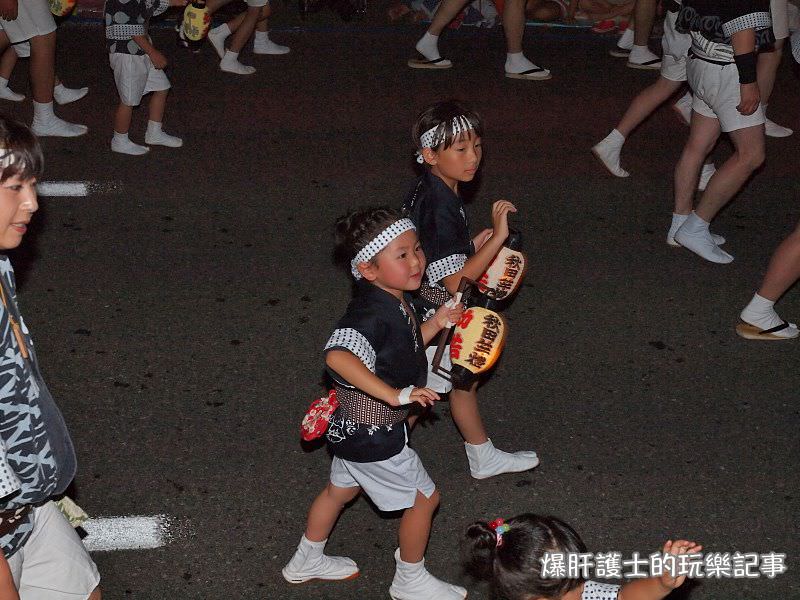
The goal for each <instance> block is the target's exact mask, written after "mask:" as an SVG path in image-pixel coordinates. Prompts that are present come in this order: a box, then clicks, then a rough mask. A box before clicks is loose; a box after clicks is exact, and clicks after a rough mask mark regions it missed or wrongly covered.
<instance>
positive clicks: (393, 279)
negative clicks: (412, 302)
mask: <svg viewBox="0 0 800 600" xmlns="http://www.w3.org/2000/svg"><path fill="white" fill-rule="evenodd" d="M423 273H425V254H423V252H422V246H421V245H420V243H419V239H418V238H417V232H416V231H413V230H411V231H406V232H404V233H403V234H401V235H399V236H397V237H396V238H395V239H393V240H392V241H391V242H390V243H389V245H388V246H386V248H384V249H383V250H381V251H380V252H379V253H378V255H377V256H376V257H375V260H374V262H373V263H371V264H370V265H369V273H365V277H367V279H368V280H369V281H372V282H373V283H375V284H376V285H377V286H378V287H381V288H383V289H385V290H386V291H388V292H393V291H395V292H402V291H412V290H416V289H418V288H419V286H420V283H422V275H423ZM395 295H397V294H395Z"/></svg>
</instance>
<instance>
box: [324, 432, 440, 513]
mask: <svg viewBox="0 0 800 600" xmlns="http://www.w3.org/2000/svg"><path fill="white" fill-rule="evenodd" d="M331 483H332V484H333V485H335V486H336V487H340V488H352V487H360V488H361V489H362V490H364V493H365V494H366V495H367V496H369V498H370V500H372V501H373V502H374V503H375V506H377V507H378V509H379V510H383V511H387V512H390V511H395V510H404V509H406V508H411V507H412V506H414V502H415V500H416V498H417V492H418V491H419V492H421V493H422V494H423V495H424V496H425V497H426V498H430V497H431V496H432V495H433V492H435V491H436V485H435V484H434V483H433V480H432V479H431V478H430V475H428V472H427V471H426V470H425V467H423V466H422V461H421V460H420V459H419V456H417V453H416V452H414V451H413V450H412V449H411V448H409V447H408V446H407V445H406V446H404V447H403V449H402V450H401V451H400V452H399V453H398V454H395V455H394V456H393V457H391V458H387V459H386V460H379V461H377V462H365V463H362V462H353V461H350V460H343V459H341V458H339V457H337V456H334V457H333V462H332V463H331Z"/></svg>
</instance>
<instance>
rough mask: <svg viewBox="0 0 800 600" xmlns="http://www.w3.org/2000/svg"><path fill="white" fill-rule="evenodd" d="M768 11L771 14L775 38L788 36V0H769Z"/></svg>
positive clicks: (780, 38)
mask: <svg viewBox="0 0 800 600" xmlns="http://www.w3.org/2000/svg"><path fill="white" fill-rule="evenodd" d="M769 12H770V14H771V15H772V32H773V33H774V34H775V39H776V40H785V39H786V38H788V37H789V2H788V0H770V3H769Z"/></svg>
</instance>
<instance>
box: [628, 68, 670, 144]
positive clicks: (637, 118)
mask: <svg viewBox="0 0 800 600" xmlns="http://www.w3.org/2000/svg"><path fill="white" fill-rule="evenodd" d="M681 85H682V83H681V82H679V81H670V80H669V79H665V78H664V77H659V78H658V80H657V81H656V82H655V83H654V84H652V85H650V86H648V87H646V88H645V89H643V90H642V91H641V92H639V95H637V96H636V98H634V99H633V101H632V102H631V105H630V106H629V107H628V110H627V111H626V112H625V114H624V115H623V117H622V120H621V121H620V122H619V124H618V125H617V127H616V129H617V131H619V132H620V133H621V134H622V135H624V136H625V137H628V136H629V135H630V134H631V132H632V131H633V130H634V129H636V128H637V127H638V126H639V125H640V124H641V123H642V122H643V121H644V120H645V119H646V118H647V117H649V116H650V115H651V114H653V112H655V110H656V109H657V108H658V107H659V106H661V105H662V104H663V103H664V102H666V101H667V100H669V98H670V97H671V96H672V94H674V93H675V92H676V91H677V90H678V88H680V87H681Z"/></svg>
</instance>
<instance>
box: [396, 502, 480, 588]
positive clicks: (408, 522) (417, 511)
mask: <svg viewBox="0 0 800 600" xmlns="http://www.w3.org/2000/svg"><path fill="white" fill-rule="evenodd" d="M438 506H439V492H438V490H437V491H434V492H433V494H432V495H431V497H430V498H426V497H425V495H424V494H423V493H421V492H419V491H418V492H417V497H416V499H415V501H414V506H412V507H411V508H407V509H406V510H405V512H404V513H403V518H402V519H401V521H400V532H399V541H400V548H398V549H397V550H396V551H395V554H394V558H395V563H396V565H397V567H396V569H395V574H394V579H393V580H392V586H391V587H390V588H389V594H390V595H391V597H392V598H395V599H396V600H412V599H416V598H436V600H462V599H463V598H466V596H467V591H466V590H465V589H464V588H462V587H459V586H456V585H451V584H449V583H447V582H445V581H442V580H441V579H437V578H436V577H434V576H433V575H431V574H430V573H428V571H427V569H426V568H425V559H424V556H425V548H426V547H427V545H428V537H429V536H430V531H431V521H432V520H433V514H434V512H436V508H437V507H438Z"/></svg>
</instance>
